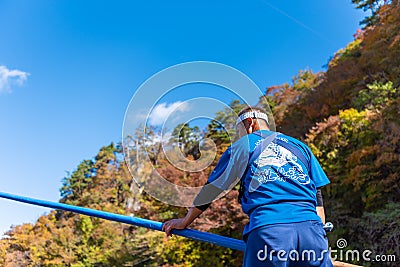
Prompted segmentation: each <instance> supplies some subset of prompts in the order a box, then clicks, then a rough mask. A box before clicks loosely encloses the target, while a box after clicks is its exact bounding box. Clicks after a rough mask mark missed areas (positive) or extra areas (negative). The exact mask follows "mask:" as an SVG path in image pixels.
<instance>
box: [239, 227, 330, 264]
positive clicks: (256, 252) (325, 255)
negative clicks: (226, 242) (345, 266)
mask: <svg viewBox="0 0 400 267" xmlns="http://www.w3.org/2000/svg"><path fill="white" fill-rule="evenodd" d="M243 266H244V267H261V266H263V267H289V266H290V267H297V266H298V267H307V266H323V267H331V266H333V265H332V262H331V259H330V256H329V250H328V240H327V238H326V235H325V231H324V229H323V224H322V223H321V222H319V221H305V222H298V223H283V224H275V225H266V226H262V227H259V228H256V229H254V230H253V231H251V233H250V234H249V236H248V240H247V243H246V250H245V255H244V260H243Z"/></svg>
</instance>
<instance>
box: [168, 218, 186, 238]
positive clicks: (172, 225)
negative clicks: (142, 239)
mask: <svg viewBox="0 0 400 267" xmlns="http://www.w3.org/2000/svg"><path fill="white" fill-rule="evenodd" d="M185 228H186V223H185V219H184V218H182V219H172V220H170V221H166V222H165V223H164V224H163V226H162V230H163V231H165V233H166V234H167V236H171V235H172V233H171V231H172V229H185Z"/></svg>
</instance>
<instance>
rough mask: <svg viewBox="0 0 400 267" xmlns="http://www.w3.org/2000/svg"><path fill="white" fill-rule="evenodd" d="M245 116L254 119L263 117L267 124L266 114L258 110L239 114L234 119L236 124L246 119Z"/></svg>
mask: <svg viewBox="0 0 400 267" xmlns="http://www.w3.org/2000/svg"><path fill="white" fill-rule="evenodd" d="M247 118H256V119H263V120H265V121H266V122H267V124H269V121H268V116H267V114H265V113H262V112H258V111H249V112H245V113H243V114H242V115H240V116H239V117H238V118H237V120H236V125H238V124H239V123H240V122H241V121H243V120H245V119H247Z"/></svg>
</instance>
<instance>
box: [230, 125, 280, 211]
mask: <svg viewBox="0 0 400 267" xmlns="http://www.w3.org/2000/svg"><path fill="white" fill-rule="evenodd" d="M254 134H256V135H258V136H260V137H261V138H264V136H263V135H262V134H261V133H260V132H255V133H254ZM277 135H278V133H276V132H275V133H273V134H271V135H269V136H267V137H266V138H264V140H262V141H261V142H260V143H259V144H258V145H257V146H256V148H255V149H254V150H253V152H252V153H251V156H250V159H249V162H248V164H247V168H246V170H245V172H244V174H246V173H247V172H248V171H249V168H250V165H251V164H252V163H253V162H254V161H255V160H256V159H257V158H258V157H259V156H260V155H261V153H262V152H263V151H264V149H265V148H266V147H267V146H268V145H269V144H270V143H272V142H273V141H274V139H275V137H276V136H277ZM243 184H244V179H240V187H239V195H238V202H239V203H242V196H243V193H244V186H243Z"/></svg>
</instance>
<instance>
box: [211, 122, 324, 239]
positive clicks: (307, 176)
mask: <svg viewBox="0 0 400 267" xmlns="http://www.w3.org/2000/svg"><path fill="white" fill-rule="evenodd" d="M261 132H262V135H263V136H264V137H265V136H268V135H271V134H273V133H274V132H271V131H266V130H263V131H261ZM276 138H277V139H278V138H279V140H280V141H282V142H286V143H288V144H289V145H293V146H296V148H297V149H298V150H300V151H301V152H302V153H303V155H304V157H305V158H306V159H307V161H310V166H311V171H310V173H308V171H307V168H306V166H304V164H303V163H302V162H301V161H300V160H299V159H298V158H297V157H296V156H295V155H294V154H293V153H291V152H290V151H289V150H287V149H286V148H284V147H282V146H279V145H278V144H276V143H270V144H269V145H268V146H267V147H266V148H265V149H264V150H263V152H262V153H261V155H260V156H259V157H258V158H257V159H256V160H255V161H254V162H251V163H250V165H249V162H248V161H249V158H250V157H249V156H250V155H251V153H252V152H253V151H254V150H255V148H256V147H257V145H258V144H259V143H260V142H262V140H263V138H262V137H260V136H259V135H257V134H249V135H246V136H244V137H242V138H241V139H239V140H238V141H237V142H235V143H234V144H232V146H231V147H229V148H228V149H227V150H226V152H225V153H224V154H223V155H222V157H221V158H220V160H219V162H218V164H217V166H216V167H215V169H214V171H213V172H212V173H211V175H210V177H209V179H208V182H209V183H213V185H215V186H217V187H219V188H221V189H223V190H226V189H228V188H231V187H232V184H236V182H237V181H238V179H243V187H244V193H243V196H242V199H241V200H242V209H243V211H244V212H245V213H246V214H247V215H248V216H249V217H250V221H249V223H248V224H247V225H246V226H245V229H244V231H243V237H244V239H245V238H246V235H247V234H249V233H250V232H251V231H252V230H253V229H255V228H258V227H261V226H264V225H270V224H277V223H293V222H302V221H307V220H315V221H320V220H321V219H320V217H319V216H318V215H317V213H316V204H317V203H316V189H317V187H322V186H324V185H326V184H328V183H329V180H328V178H327V177H326V175H325V173H324V171H323V170H322V168H321V166H320V164H319V163H318V161H317V159H316V158H315V157H314V155H313V154H312V152H311V150H310V149H309V148H308V147H307V146H306V145H305V144H303V143H302V142H300V141H298V140H297V139H294V138H292V137H289V136H286V135H283V134H279V136H278V137H276ZM248 165H249V166H248Z"/></svg>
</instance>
